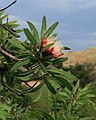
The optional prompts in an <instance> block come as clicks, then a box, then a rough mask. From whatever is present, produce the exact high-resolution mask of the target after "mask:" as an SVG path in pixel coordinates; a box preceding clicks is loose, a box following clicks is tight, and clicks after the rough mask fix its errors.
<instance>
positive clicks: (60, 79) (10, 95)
mask: <svg viewBox="0 0 96 120" xmlns="http://www.w3.org/2000/svg"><path fill="white" fill-rule="evenodd" d="M5 20H6V22H5ZM27 24H28V26H29V28H30V29H28V28H24V29H23V30H22V29H18V26H19V24H17V21H9V20H8V14H5V15H3V11H1V12H0V119H1V120H66V119H77V118H78V119H79V117H80V116H81V113H78V112H77V111H76V112H75V111H74V109H75V108H76V110H78V109H80V107H81V106H84V105H87V104H85V101H88V104H89V103H91V104H92V109H93V108H94V109H95V105H94V103H93V102H92V101H91V100H90V99H89V98H90V97H91V96H92V95H91V91H90V90H89V91H88V89H89V87H86V88H84V89H83V90H82V89H80V88H79V82H77V84H76V86H75V87H74V85H73V82H74V81H76V80H77V78H76V77H75V76H74V75H73V74H71V73H70V72H69V71H68V72H67V71H66V70H64V69H63V62H65V61H66V60H67V58H66V57H64V56H63V50H64V49H69V48H68V47H61V46H59V43H58V40H57V38H56V36H57V34H52V33H53V31H54V30H55V28H56V27H57V25H58V22H55V23H54V24H53V25H51V26H50V27H49V28H47V21H46V17H45V16H44V17H43V19H42V25H41V32H40V35H39V33H38V31H37V29H36V27H35V26H34V25H33V23H31V22H29V21H27ZM20 32H23V33H24V34H25V36H26V40H25V41H24V42H23V41H20V40H19V39H18V38H19V37H20V35H19V33H20ZM43 40H44V41H43ZM30 81H31V82H32V81H35V83H34V85H32V86H30V85H29V83H28V82H30ZM38 82H40V84H37V83H38ZM45 88H47V90H48V98H49V99H50V104H51V103H53V107H52V108H51V107H50V108H49V109H48V110H46V111H45V110H44V109H42V108H40V107H39V106H38V105H34V104H35V103H36V102H37V101H38V100H39V99H40V98H42V94H43V91H44V90H46V89H45ZM43 89H44V90H43ZM89 93H90V94H89ZM34 94H37V96H36V98H35V99H34V98H33V96H34ZM38 94H39V95H38ZM80 94H81V95H80ZM82 94H83V95H82ZM32 95H33V96H32ZM75 95H77V96H76V99H75V98H74V97H75ZM87 97H88V99H87ZM92 97H94V95H93V96H92ZM57 99H58V101H60V102H59V103H58V101H57ZM61 102H62V103H63V106H62V104H61ZM58 104H59V105H61V106H60V108H59V109H60V110H58V111H57V105H58ZM50 106H51V105H50ZM62 107H63V109H62ZM73 113H74V115H73ZM71 115H73V116H71ZM83 117H84V116H83ZM78 119H77V120H78Z"/></svg>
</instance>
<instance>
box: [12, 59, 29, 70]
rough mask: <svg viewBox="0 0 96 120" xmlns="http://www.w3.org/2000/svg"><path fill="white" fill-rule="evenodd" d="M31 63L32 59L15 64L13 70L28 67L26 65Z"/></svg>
mask: <svg viewBox="0 0 96 120" xmlns="http://www.w3.org/2000/svg"><path fill="white" fill-rule="evenodd" d="M29 62H30V59H29V58H26V59H24V60H21V61H19V62H17V63H15V64H14V65H13V66H12V68H11V70H16V69H17V68H18V67H21V66H23V65H26V64H28V63H29Z"/></svg>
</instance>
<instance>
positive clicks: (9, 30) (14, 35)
mask: <svg viewBox="0 0 96 120" xmlns="http://www.w3.org/2000/svg"><path fill="white" fill-rule="evenodd" d="M0 26H1V27H2V28H4V29H5V30H6V31H8V32H10V33H11V34H12V35H13V36H15V37H17V38H19V37H20V36H19V35H16V34H14V33H13V31H12V30H10V29H8V28H7V27H6V26H4V25H2V24H0Z"/></svg>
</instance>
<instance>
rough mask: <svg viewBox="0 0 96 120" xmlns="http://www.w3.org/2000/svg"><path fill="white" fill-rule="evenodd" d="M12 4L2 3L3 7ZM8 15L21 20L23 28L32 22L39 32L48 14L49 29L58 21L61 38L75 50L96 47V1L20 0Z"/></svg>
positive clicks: (3, 1)
mask: <svg viewBox="0 0 96 120" xmlns="http://www.w3.org/2000/svg"><path fill="white" fill-rule="evenodd" d="M11 2H12V0H0V8H3V7H4V6H6V5H7V4H9V3H11ZM5 12H6V13H9V14H10V19H11V20H15V19H17V20H18V21H19V23H20V24H21V27H22V28H24V27H28V26H27V24H26V21H27V20H28V21H31V22H33V23H34V24H35V26H36V27H37V29H38V31H40V27H41V21H42V17H43V16H44V15H45V16H46V18H47V22H48V26H50V25H52V24H53V23H54V22H57V21H58V22H59V25H58V27H57V28H56V30H55V32H56V33H58V36H57V37H58V39H59V40H60V42H61V43H62V44H63V45H64V46H68V47H70V48H71V51H78V50H84V49H87V48H89V47H93V46H96V0H17V2H16V3H15V4H14V5H13V6H11V7H10V8H8V9H7V10H6V11H5ZM21 38H22V39H25V38H24V37H21Z"/></svg>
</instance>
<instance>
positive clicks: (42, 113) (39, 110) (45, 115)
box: [33, 108, 54, 120]
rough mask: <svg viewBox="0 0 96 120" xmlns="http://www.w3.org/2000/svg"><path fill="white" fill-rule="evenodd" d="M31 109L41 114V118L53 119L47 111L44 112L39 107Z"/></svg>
mask: <svg viewBox="0 0 96 120" xmlns="http://www.w3.org/2000/svg"><path fill="white" fill-rule="evenodd" d="M33 111H34V112H35V113H38V114H40V115H42V116H43V118H46V120H54V119H53V118H52V116H51V115H50V114H49V113H47V112H45V111H43V110H41V109H37V108H35V109H34V110H33ZM42 120H43V119H42Z"/></svg>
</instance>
